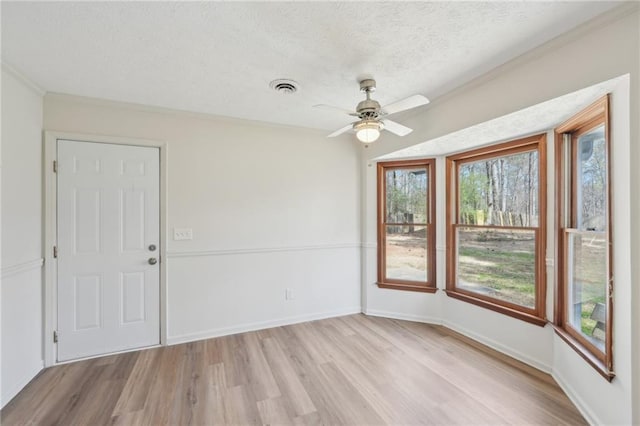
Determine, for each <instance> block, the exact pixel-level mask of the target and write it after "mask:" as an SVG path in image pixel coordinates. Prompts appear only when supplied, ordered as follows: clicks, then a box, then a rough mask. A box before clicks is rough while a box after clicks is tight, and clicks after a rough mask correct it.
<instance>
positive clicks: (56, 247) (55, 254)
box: [53, 246, 58, 259]
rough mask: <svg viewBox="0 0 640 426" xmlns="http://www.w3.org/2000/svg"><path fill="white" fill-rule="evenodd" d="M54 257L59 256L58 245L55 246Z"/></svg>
mask: <svg viewBox="0 0 640 426" xmlns="http://www.w3.org/2000/svg"><path fill="white" fill-rule="evenodd" d="M53 258H54V259H57V258H58V246H53Z"/></svg>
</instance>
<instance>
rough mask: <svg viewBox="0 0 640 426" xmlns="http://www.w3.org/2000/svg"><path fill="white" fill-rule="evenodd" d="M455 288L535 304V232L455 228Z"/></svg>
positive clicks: (518, 302) (509, 300)
mask: <svg viewBox="0 0 640 426" xmlns="http://www.w3.org/2000/svg"><path fill="white" fill-rule="evenodd" d="M457 241H458V243H457V247H458V269H457V271H458V273H457V274H458V275H457V277H458V282H457V287H458V288H460V289H464V290H467V291H471V292H474V293H478V294H482V295H485V296H490V297H493V298H496V299H500V300H503V301H505V302H510V303H514V304H516V305H520V306H524V307H527V308H534V307H535V299H536V297H535V266H536V254H535V247H536V244H535V231H532V230H513V229H496V228H462V227H460V228H457Z"/></svg>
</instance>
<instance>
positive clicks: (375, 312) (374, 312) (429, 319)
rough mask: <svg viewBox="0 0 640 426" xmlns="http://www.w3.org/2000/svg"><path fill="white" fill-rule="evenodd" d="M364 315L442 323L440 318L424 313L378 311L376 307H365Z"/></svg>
mask: <svg viewBox="0 0 640 426" xmlns="http://www.w3.org/2000/svg"><path fill="white" fill-rule="evenodd" d="M364 313H365V315H371V316H372V317H382V318H393V319H399V320H404V321H413V322H423V323H425V324H436V325H442V320H441V319H440V318H437V317H429V316H425V315H411V314H403V313H400V312H391V311H380V310H378V309H367V310H366V311H365V312H364Z"/></svg>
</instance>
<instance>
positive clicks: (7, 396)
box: [0, 360, 44, 408]
mask: <svg viewBox="0 0 640 426" xmlns="http://www.w3.org/2000/svg"><path fill="white" fill-rule="evenodd" d="M43 368H44V360H41V361H40V362H39V363H37V364H35V365H34V366H33V368H32V369H31V371H29V372H28V373H27V374H25V375H24V376H23V377H21V378H20V380H18V381H16V382H15V383H13V384H12V385H11V387H10V388H9V389H6V388H3V389H2V401H0V408H2V407H4V406H5V405H7V403H8V402H9V401H11V400H12V399H13V397H15V396H16V395H17V394H18V392H20V391H21V390H22V389H24V387H25V386H27V384H29V382H30V381H31V380H33V378H34V377H36V376H37V375H38V373H39V372H40V371H42V369H43Z"/></svg>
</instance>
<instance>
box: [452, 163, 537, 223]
mask: <svg viewBox="0 0 640 426" xmlns="http://www.w3.org/2000/svg"><path fill="white" fill-rule="evenodd" d="M458 185H459V191H460V192H459V196H460V211H459V212H458V214H459V222H458V223H461V224H471V225H496V226H526V227H537V226H538V152H537V151H531V152H523V153H519V154H513V155H507V156H502V157H496V158H492V159H489V160H482V161H476V162H472V163H462V164H460V166H459V168H458Z"/></svg>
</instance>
